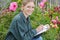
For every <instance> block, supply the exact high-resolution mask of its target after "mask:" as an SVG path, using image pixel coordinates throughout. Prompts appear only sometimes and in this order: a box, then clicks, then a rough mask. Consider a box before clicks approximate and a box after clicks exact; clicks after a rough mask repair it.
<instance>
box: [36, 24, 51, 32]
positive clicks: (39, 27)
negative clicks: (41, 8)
mask: <svg viewBox="0 0 60 40" xmlns="http://www.w3.org/2000/svg"><path fill="white" fill-rule="evenodd" d="M48 29H50V25H49V24H46V25H40V26H38V27H37V28H36V31H37V32H40V31H42V30H45V31H47V30H48Z"/></svg>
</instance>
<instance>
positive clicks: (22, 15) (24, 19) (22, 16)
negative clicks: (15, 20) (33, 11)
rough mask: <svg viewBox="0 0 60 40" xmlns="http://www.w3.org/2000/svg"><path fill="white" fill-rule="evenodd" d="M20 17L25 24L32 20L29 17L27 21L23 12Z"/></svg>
mask: <svg viewBox="0 0 60 40" xmlns="http://www.w3.org/2000/svg"><path fill="white" fill-rule="evenodd" d="M20 16H21V18H22V19H23V21H24V22H25V23H26V22H30V18H29V17H27V19H26V17H25V16H24V14H23V12H20Z"/></svg>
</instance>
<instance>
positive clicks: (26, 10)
mask: <svg viewBox="0 0 60 40" xmlns="http://www.w3.org/2000/svg"><path fill="white" fill-rule="evenodd" d="M34 7H35V5H34V2H29V3H28V4H26V5H25V6H23V9H24V10H23V12H24V13H25V14H26V15H28V16H29V15H31V14H32V12H33V11H34Z"/></svg>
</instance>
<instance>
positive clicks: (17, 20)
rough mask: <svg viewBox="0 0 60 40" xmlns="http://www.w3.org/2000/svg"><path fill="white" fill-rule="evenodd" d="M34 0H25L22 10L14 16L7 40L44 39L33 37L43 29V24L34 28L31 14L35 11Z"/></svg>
mask: <svg viewBox="0 0 60 40" xmlns="http://www.w3.org/2000/svg"><path fill="white" fill-rule="evenodd" d="M34 7H35V5H34V1H33V0H23V1H22V6H21V10H22V11H21V12H20V13H19V14H18V15H16V16H15V17H14V19H13V20H12V23H11V25H10V28H9V31H8V34H7V36H6V39H5V40H42V38H41V37H38V38H33V37H34V35H35V34H36V33H38V32H39V31H41V30H42V28H43V27H42V26H39V27H38V28H36V29H32V27H31V24H30V19H29V15H31V14H32V12H33V11H34Z"/></svg>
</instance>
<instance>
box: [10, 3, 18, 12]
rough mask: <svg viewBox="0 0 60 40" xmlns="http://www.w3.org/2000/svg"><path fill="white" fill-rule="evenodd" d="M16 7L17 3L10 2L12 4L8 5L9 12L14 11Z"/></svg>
mask: <svg viewBox="0 0 60 40" xmlns="http://www.w3.org/2000/svg"><path fill="white" fill-rule="evenodd" d="M17 7H18V5H17V3H16V2H12V3H10V6H9V10H11V11H16V9H17Z"/></svg>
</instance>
